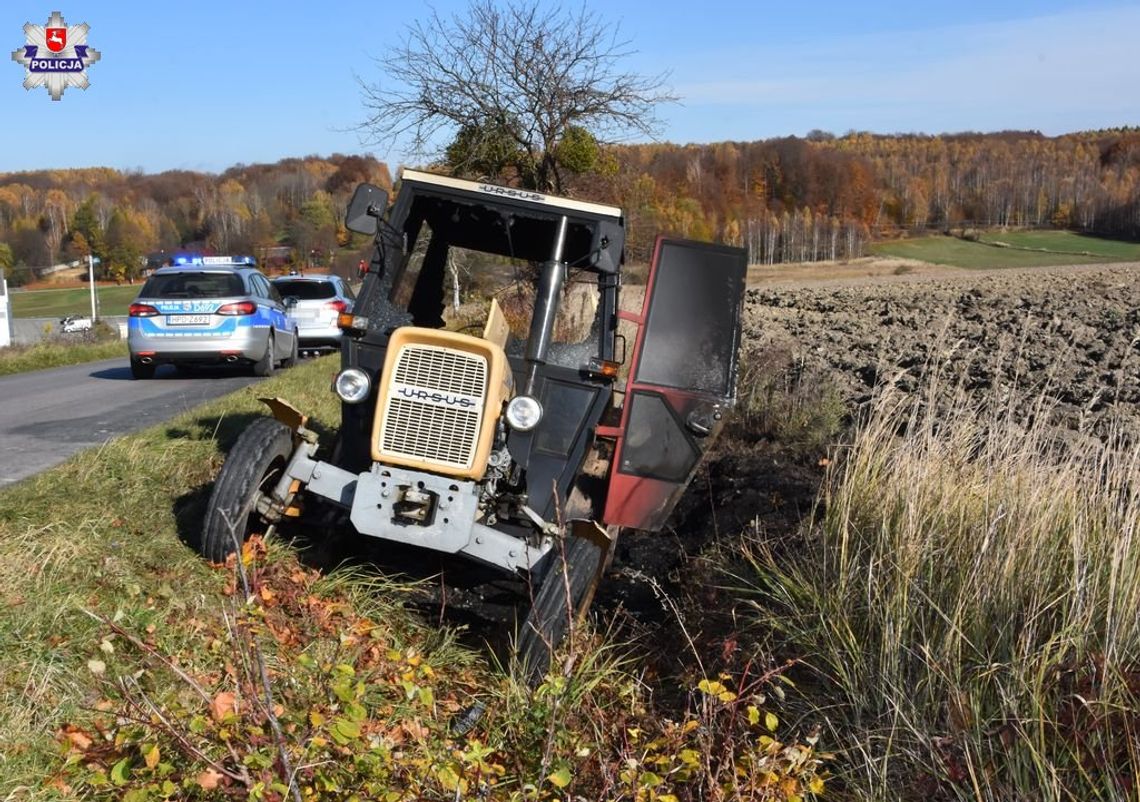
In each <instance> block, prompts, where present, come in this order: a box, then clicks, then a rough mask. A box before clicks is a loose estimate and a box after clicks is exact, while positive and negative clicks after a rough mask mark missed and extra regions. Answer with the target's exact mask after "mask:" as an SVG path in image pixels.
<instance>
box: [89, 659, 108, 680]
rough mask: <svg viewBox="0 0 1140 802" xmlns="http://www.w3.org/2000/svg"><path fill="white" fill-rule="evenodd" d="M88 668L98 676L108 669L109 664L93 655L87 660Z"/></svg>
mask: <svg viewBox="0 0 1140 802" xmlns="http://www.w3.org/2000/svg"><path fill="white" fill-rule="evenodd" d="M87 670H88V671H90V672H91V673H92V674H94V675H95V676H97V677H98V676H100V675H101V674H103V673H104V672H105V671H106V670H107V664H106V663H104V662H103V661H102V660H99V659H97V658H94V657H93V658H91V659H90V660H88V661H87Z"/></svg>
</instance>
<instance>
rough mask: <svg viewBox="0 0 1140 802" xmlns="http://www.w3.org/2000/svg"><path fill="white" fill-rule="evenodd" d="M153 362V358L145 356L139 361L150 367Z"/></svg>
mask: <svg viewBox="0 0 1140 802" xmlns="http://www.w3.org/2000/svg"><path fill="white" fill-rule="evenodd" d="M153 361H154V359H153V358H152V357H149V356H144V357H142V358H141V359H140V360H139V362H142V363H143V364H144V365H149V364H150V363H151V362H153Z"/></svg>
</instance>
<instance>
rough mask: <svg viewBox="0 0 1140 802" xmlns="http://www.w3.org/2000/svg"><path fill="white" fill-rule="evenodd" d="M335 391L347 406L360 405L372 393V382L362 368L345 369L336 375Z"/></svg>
mask: <svg viewBox="0 0 1140 802" xmlns="http://www.w3.org/2000/svg"><path fill="white" fill-rule="evenodd" d="M333 389H334V390H336V394H337V395H338V396H340V398H341V400H342V401H344V402H345V403H346V404H359V403H360V402H361V401H363V400H364V399H366V398H368V393H369V392H371V391H372V381H371V380H370V379H369V378H368V374H367V373H365V372H364V371H363V370H361V369H360V368H345V369H344V370H342V371H341V372H340V373H338V374H337V375H336V381H335V382H333Z"/></svg>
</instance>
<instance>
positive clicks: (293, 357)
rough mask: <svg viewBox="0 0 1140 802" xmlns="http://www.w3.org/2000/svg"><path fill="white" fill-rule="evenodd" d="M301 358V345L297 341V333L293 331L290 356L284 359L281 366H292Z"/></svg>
mask: <svg viewBox="0 0 1140 802" xmlns="http://www.w3.org/2000/svg"><path fill="white" fill-rule="evenodd" d="M300 358H301V345H300V343H298V342H297V334H296V332H294V333H293V347H292V348H291V349H289V358H288V359H286V360H284V361H282V363H281V367H283V368H291V367H293V366H294V365H296V364H297V360H298V359H300Z"/></svg>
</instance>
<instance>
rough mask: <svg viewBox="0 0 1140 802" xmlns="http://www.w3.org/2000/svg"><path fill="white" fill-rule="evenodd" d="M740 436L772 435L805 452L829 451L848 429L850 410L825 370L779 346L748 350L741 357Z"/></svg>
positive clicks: (735, 427)
mask: <svg viewBox="0 0 1140 802" xmlns="http://www.w3.org/2000/svg"><path fill="white" fill-rule="evenodd" d="M737 387H738V389H737V402H736V415H735V422H734V423H733V425H732V428H731V433H732V435H733V436H734V437H735V438H737V439H743V440H753V441H755V440H760V439H771V440H775V441H777V442H779V443H781V444H782V445H784V446H787V447H789V448H793V449H796V450H798V451H802V452H805V453H816V452H820V451H823V450H825V449H826V447H827V446H828V445H829V444H830V443H832V442H833V441H834V440H835V438H836V437H837V436H838V435H839V433H840V432H841V431H842V428H843V422H844V416H845V415H846V414H847V409H846V407H845V406H844V404H843V401H842V399H841V398H840V395H839V393H838V392H837V391H836V390H835V389H834V388H833V387H832V386H831V385H830V383H829V382H828V381H827V380H826V379H825V377H824V376H823V374H822V373H821V372H819V371H813V370H811V369H809V368H807V367H806V366H805V365H804V364H803V362H801V361H797V360H795V359H793V358H792V357H791V355H790V354H789V353H787V352H785V351H781V350H779V349H770V350H761V349H750V350H747V351H745V352H744V353H743V354H742V356H741V360H740V378H739V382H738V385H737Z"/></svg>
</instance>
